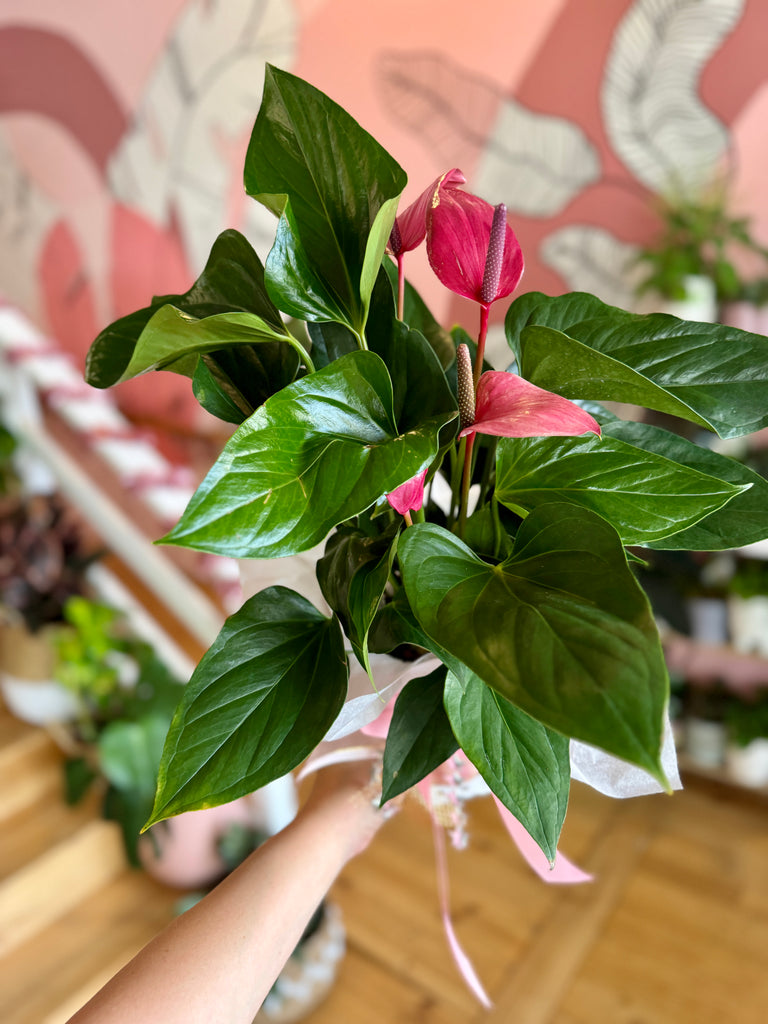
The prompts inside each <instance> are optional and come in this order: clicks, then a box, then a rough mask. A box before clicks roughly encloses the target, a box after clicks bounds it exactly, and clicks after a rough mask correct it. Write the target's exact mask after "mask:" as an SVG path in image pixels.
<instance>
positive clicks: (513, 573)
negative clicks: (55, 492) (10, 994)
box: [87, 67, 768, 859]
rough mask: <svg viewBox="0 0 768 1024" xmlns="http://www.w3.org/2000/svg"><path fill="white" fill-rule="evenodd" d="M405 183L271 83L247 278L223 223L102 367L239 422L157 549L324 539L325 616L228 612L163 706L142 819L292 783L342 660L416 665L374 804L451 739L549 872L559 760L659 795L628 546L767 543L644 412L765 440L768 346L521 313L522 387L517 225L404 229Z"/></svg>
mask: <svg viewBox="0 0 768 1024" xmlns="http://www.w3.org/2000/svg"><path fill="white" fill-rule="evenodd" d="M405 185H406V175H405V173H404V172H403V171H402V169H401V168H400V167H399V166H398V164H397V163H396V162H395V160H394V159H393V158H392V157H391V156H389V154H388V153H387V152H385V150H384V149H383V148H382V147H381V146H380V145H379V144H378V143H377V142H376V141H375V140H374V139H373V138H371V136H370V135H368V134H367V133H366V132H365V131H364V130H363V128H361V127H360V126H359V125H358V124H357V123H356V122H355V121H354V120H353V118H352V117H351V116H349V114H347V113H346V112H345V111H344V110H343V109H342V108H341V107H339V106H338V105H337V104H335V103H334V102H333V101H332V100H331V99H329V98H328V97H327V96H325V95H324V94H322V93H321V92H319V91H318V90H317V89H315V88H313V87H312V86H311V85H309V84H307V83H306V82H304V81H302V80H300V79H298V78H296V77H294V76H292V75H290V74H288V73H286V72H284V71H281V70H278V69H276V68H274V67H268V68H267V71H266V80H265V86H264V93H263V101H262V104H261V108H260V110H259V113H258V117H257V119H256V123H255V126H254V129H253V134H252V138H251V141H250V145H249V148H248V152H247V157H246V161H245V188H246V191H247V192H248V194H249V195H250V196H252V197H253V198H254V199H255V200H257V201H258V202H260V203H262V204H264V205H265V206H266V207H267V208H268V209H269V210H271V211H272V212H273V213H274V215H275V217H276V236H275V241H274V245H273V247H272V249H271V251H270V252H269V255H268V256H267V258H266V262H265V264H264V265H262V263H261V262H260V260H259V258H258V257H257V255H256V253H255V252H254V251H253V249H252V248H251V246H250V245H249V244H248V242H247V241H246V239H245V238H244V237H243V236H242V235H240V234H238V233H237V232H236V231H225V232H224V233H223V234H222V235H220V236H219V238H218V239H217V240H216V241H215V243H214V245H213V249H212V251H211V255H210V258H209V261H208V263H207V265H206V266H205V268H204V270H203V271H202V274H201V276H200V277H199V279H198V280H197V282H196V283H195V284H194V285H193V286H192V288H191V289H190V290H189V291H188V292H186V293H185V294H183V295H164V296H160V297H157V298H155V299H154V300H153V302H152V303H151V305H149V306H148V307H146V308H145V309H141V310H139V311H137V312H135V313H133V314H131V315H129V316H126V317H124V318H122V319H121V320H118V321H117V322H116V323H114V324H112V325H111V326H109V327H107V328H106V329H105V330H104V331H103V332H102V333H101V334H100V335H99V337H98V338H97V339H96V341H95V342H94V344H93V346H92V348H91V352H90V355H89V360H88V367H87V377H88V380H89V381H90V382H91V383H92V384H94V385H96V386H97V387H108V386H110V385H112V384H114V383H116V382H118V381H122V380H125V379H127V378H129V377H133V376H136V375H137V374H141V373H144V372H146V371H149V370H169V371H171V372H175V373H181V374H185V375H187V376H188V377H189V378H191V381H192V388H193V389H194V393H195V395H196V396H197V398H198V400H199V401H200V403H201V404H202V405H203V406H204V407H205V408H206V409H207V410H209V411H210V412H212V413H214V414H216V415H217V416H219V417H221V418H222V419H224V420H225V421H227V422H230V423H232V424H236V425H237V427H236V429H234V432H233V434H232V436H231V439H230V440H229V441H228V443H227V444H226V446H225V447H224V449H223V451H222V453H221V455H220V457H219V459H218V461H217V462H216V463H215V465H214V466H213V468H212V469H211V470H210V472H209V474H208V475H207V477H206V478H205V480H204V481H203V483H202V484H201V485H200V487H199V488H198V490H197V492H196V493H195V494H194V496H193V498H192V499H191V501H190V503H189V505H188V507H187V509H186V511H185V512H184V514H183V516H182V517H181V519H180V521H179V522H178V524H177V525H176V526H175V527H174V528H173V530H172V531H171V532H170V533H169V534H168V535H167V536H166V537H165V538H164V541H165V542H166V543H170V544H179V545H184V546H187V547H191V548H194V549H197V550H200V551H204V552H213V553H218V554H222V555H226V556H233V557H236V558H253V559H273V558H285V557H287V556H291V555H295V554H297V553H299V552H306V551H309V550H310V549H312V548H314V547H315V546H316V545H321V544H322V545H324V548H323V549H322V551H321V557H320V558H319V561H318V563H317V578H318V580H319V583H320V586H321V588H322V593H323V595H324V597H325V600H326V601H327V604H328V606H330V608H331V609H332V614H331V615H330V616H329V615H328V614H326V613H325V612H323V611H321V610H320V609H318V608H317V607H316V606H314V605H313V604H312V603H310V601H309V600H308V599H307V598H306V596H304V595H303V594H300V593H296V592H295V591H293V590H291V589H288V588H286V587H269V588H267V589H264V590H262V591H260V592H258V593H256V594H255V596H253V597H251V598H250V599H248V600H247V601H246V602H245V604H244V605H243V606H242V608H241V609H240V610H239V611H237V612H236V613H234V614H233V615H232V616H231V617H230V618H229V619H228V620H227V621H226V623H225V625H224V627H223V629H222V631H221V633H220V635H219V637H218V638H217V640H216V641H215V642H214V644H213V645H212V647H211V648H210V650H209V651H208V652H207V654H206V655H205V656H204V657H203V658H202V660H201V662H200V664H199V665H198V667H197V669H196V670H195V672H194V675H193V676H192V679H191V680H190V682H189V684H188V685H187V687H186V689H185V692H184V696H183V698H182V700H181V703H180V705H179V707H178V709H177V712H176V714H175V717H174V720H173V723H172V725H171V728H170V731H169V734H168V738H167V741H166V746H165V751H164V754H163V759H162V764H161V768H160V773H159V784H158V790H157V796H156V801H155V807H154V810H153V814H152V817H151V819H150V821H151V822H155V821H158V820H160V819H162V818H164V817H167V816H169V815H172V814H175V813H178V812H181V811H186V810H190V809H193V808H197V807H201V806H210V805H214V804H217V803H222V802H224V801H227V800H232V799H233V798H235V797H237V796H240V795H242V794H244V793H246V792H250V791H253V790H254V789H256V788H258V787H260V786H263V785H264V784H266V783H268V782H270V781H271V780H273V779H275V778H276V777H278V776H280V775H283V774H284V773H286V772H288V771H290V770H292V769H293V768H294V767H296V766H297V765H298V764H299V763H300V762H302V761H303V760H304V759H305V758H307V756H308V755H309V754H310V753H311V752H312V751H313V750H314V749H315V748H316V747H317V745H318V744H319V743H320V742H321V741H322V739H323V737H324V736H325V735H326V734H327V732H328V730H329V728H330V727H331V725H332V723H333V722H334V720H335V719H336V718H337V716H338V714H339V712H340V709H341V707H342V705H343V703H344V701H345V696H346V694H347V684H348V674H349V671H350V664H351V663H353V662H354V660H357V661H359V662H360V664H361V665H362V666H366V667H370V665H371V660H372V659H371V654H372V653H382V652H396V653H397V654H402V655H403V656H404V657H413V656H414V654H416V655H418V654H419V653H424V652H429V653H430V654H431V655H432V656H433V658H432V662H431V665H432V667H431V668H430V669H429V674H426V672H425V675H424V676H422V677H417V678H415V679H413V680H412V681H411V682H409V683H408V684H407V686H406V687H405V689H404V690H403V691H402V693H401V694H400V696H399V698H398V700H397V703H396V704H395V707H394V712H393V715H392V724H391V726H390V729H389V736H388V739H387V743H386V748H385V752H384V793H383V800H384V801H386V800H388V799H390V798H391V797H392V796H394V795H395V794H396V793H399V792H401V791H403V790H405V789H407V788H409V787H411V786H413V785H414V784H416V783H417V782H419V780H421V779H422V778H423V777H424V776H426V775H427V774H428V773H430V772H431V771H432V770H433V769H435V768H436V767H437V766H438V765H439V764H440V763H442V762H443V761H445V759H446V758H448V757H450V756H451V755H452V754H453V752H455V751H457V750H458V748H461V749H462V750H463V751H464V753H465V755H466V757H467V758H469V760H470V761H471V762H472V763H473V764H474V765H475V766H476V767H477V770H478V772H479V773H480V774H481V775H482V777H483V778H484V779H485V781H486V783H487V785H488V786H489V787H490V789H491V790H492V792H493V793H494V794H495V795H496V796H497V797H498V799H499V800H500V801H501V802H502V803H503V804H504V805H505V806H506V807H507V808H508V809H509V810H510V811H511V812H512V814H513V815H514V816H515V817H516V818H517V819H518V820H519V821H520V822H521V823H522V824H523V825H524V827H525V828H526V829H527V830H528V832H529V833H530V835H531V836H532V837H533V838H534V839H535V841H536V842H537V843H538V844H539V846H540V847H541V849H542V850H543V851H544V853H545V854H546V855H547V856H548V857H549V858H550V859H553V857H554V851H555V849H556V845H557V839H558V834H559V832H560V828H561V826H562V823H563V818H564V815H565V810H566V806H567V800H568V790H569V784H570V771H569V741H570V740H571V739H575V740H578V741H581V742H582V743H585V744H589V745H592V746H594V747H597V748H600V749H601V750H603V751H606V752H608V753H609V754H611V755H614V756H615V757H616V758H619V759H621V760H623V761H625V762H628V763H629V764H632V765H635V766H639V767H640V768H641V769H643V770H644V771H645V772H647V773H649V774H650V775H651V776H653V777H654V778H655V779H656V780H658V782H659V783H660V784H661V786H662V787H665V788H666V787H667V780H666V778H665V774H664V771H663V769H662V766H661V760H660V749H661V745H662V735H663V732H664V724H665V715H666V708H667V701H668V678H667V673H666V669H665V664H664V657H663V654H662V648H661V645H660V641H659V636H658V634H657V631H656V627H655V624H654V619H653V616H652V614H651V610H650V607H649V603H648V600H647V599H646V596H645V593H644V591H643V590H642V588H641V587H640V586H639V584H638V582H637V580H636V578H635V575H634V572H633V563H634V562H635V561H637V560H638V558H639V559H642V549H643V548H678V549H702V550H718V549H722V548H727V547H733V546H735V545H743V544H747V543H749V542H751V541H755V540H758V539H760V538H763V537H765V536H767V535H768V482H766V481H765V480H763V479H762V478H760V477H759V476H757V475H756V474H755V473H754V472H752V471H751V470H749V469H747V468H745V467H744V466H742V465H741V464H739V463H736V462H734V461H733V460H731V459H730V458H727V457H725V456H724V455H720V454H716V453H715V452H714V451H712V450H710V448H709V447H708V446H707V445H706V443H705V444H703V445H699V444H696V443H693V442H691V441H689V440H685V439H683V437H682V436H678V435H677V434H675V433H672V432H669V431H667V430H663V429H660V428H658V427H655V426H652V425H649V424H647V423H644V422H643V421H642V419H643V409H651V410H658V411H660V412H662V413H666V414H670V415H671V416H675V417H679V418H680V419H681V420H684V421H688V422H689V423H693V424H695V425H696V426H697V427H699V428H701V432H702V434H707V432H709V434H710V435H713V434H718V435H719V436H720V437H723V438H730V437H736V436H738V435H742V434H746V433H749V432H751V431H755V430H757V429H759V428H760V427H763V426H765V425H766V424H768V340H766V339H765V338H763V337H759V336H755V335H751V334H746V333H743V332H740V331H738V330H736V329H733V328H730V327H724V326H719V325H712V324H698V323H687V322H684V321H681V320H678V319H676V318H674V317H671V316H668V315H662V314H658V315H650V316H640V315H635V314H632V313H630V312H627V311H625V310H622V309H617V308H613V307H610V306H607V305H605V304H604V303H602V302H601V301H599V300H598V299H597V298H595V297H594V296H592V295H588V294H567V295H560V296H555V297H551V296H547V295H543V294H540V293H522V294H520V295H519V297H517V298H516V299H515V300H514V301H512V302H511V305H510V306H509V309H508V312H507V314H506V320H505V329H506V336H507V339H508V342H509V347H510V358H509V364H510V365H509V368H507V369H501V370H499V369H492V368H490V367H488V366H487V364H486V362H485V355H484V352H485V340H486V335H487V330H488V321H489V316H490V312H491V308H492V306H493V304H494V303H496V302H499V301H501V300H502V299H504V298H506V297H508V296H510V295H511V294H512V293H513V292H514V291H515V290H517V289H518V287H519V283H520V279H521V275H522V273H523V254H522V252H521V250H520V246H519V244H518V242H517V239H516V238H515V235H514V233H513V231H512V229H511V227H510V226H509V225H508V223H507V215H506V210H505V209H504V207H503V206H501V205H497V206H495V207H494V206H493V205H490V204H489V203H487V202H486V201H485V200H484V199H481V198H478V197H476V196H474V195H472V194H471V192H470V191H469V190H468V189H467V188H466V187H465V180H464V177H463V175H462V174H461V172H460V171H458V170H452V171H448V172H447V173H446V174H444V175H442V176H441V177H440V178H439V179H438V180H437V181H435V182H433V183H432V184H431V185H429V187H428V188H426V189H425V190H424V192H423V193H422V194H421V196H420V197H419V198H418V199H417V200H416V201H415V202H413V203H412V204H411V205H410V206H408V207H407V208H405V209H403V208H402V206H401V205H400V198H401V194H402V192H403V190H404V188H405ZM424 241H426V245H427V250H428V255H429V260H430V263H431V265H432V267H433V269H434V270H435V272H436V274H437V276H438V277H439V279H440V280H441V281H442V283H443V284H444V285H445V286H446V287H447V288H449V289H450V290H451V291H453V292H455V293H457V294H459V295H463V296H466V297H468V298H469V299H471V300H474V301H475V303H476V304H477V310H478V323H479V327H478V331H477V334H476V336H470V335H469V334H468V333H466V332H465V331H464V330H463V329H461V328H459V327H454V328H453V329H450V330H448V329H446V328H445V327H443V326H441V325H440V324H439V323H438V322H437V320H436V319H435V317H434V316H433V315H432V314H431V313H430V311H429V310H428V308H427V307H426V305H425V303H424V302H423V301H422V299H421V298H420V296H419V295H418V294H417V292H416V291H415V290H414V288H413V287H412V286H411V285H410V283H409V282H408V280H407V278H406V275H405V270H404V268H405V265H406V264H407V260H408V252H409V251H411V250H412V249H413V248H415V247H416V246H417V245H420V244H422V243H423V242H424ZM604 402H608V403H621V408H622V409H623V408H626V406H627V405H632V406H635V407H638V408H639V410H640V411H639V413H638V418H637V420H636V421H630V420H628V419H624V418H619V417H618V416H617V415H616V414H615V413H614V412H612V411H609V408H608V407H606V406H605V405H603V404H601V403H604ZM434 657H436V658H437V659H438V660H439V665H440V667H439V668H438V669H437V670H434V667H433V666H434ZM371 687H372V690H373V689H374V688H375V678H373V679H372V681H371Z"/></svg>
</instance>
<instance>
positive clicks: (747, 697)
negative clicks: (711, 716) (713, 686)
mask: <svg viewBox="0 0 768 1024" xmlns="http://www.w3.org/2000/svg"><path fill="white" fill-rule="evenodd" d="M725 724H726V730H727V735H728V746H727V749H726V757H725V767H726V771H727V773H728V775H729V777H730V778H731V779H733V781H734V782H737V783H738V784H739V785H741V786H749V787H752V788H759V787H761V786H766V785H768V690H767V689H761V690H756V691H755V692H754V693H752V694H734V695H733V696H732V698H731V700H730V701H729V703H728V707H727V709H726V714H725Z"/></svg>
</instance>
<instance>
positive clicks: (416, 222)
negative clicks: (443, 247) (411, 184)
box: [387, 167, 467, 259]
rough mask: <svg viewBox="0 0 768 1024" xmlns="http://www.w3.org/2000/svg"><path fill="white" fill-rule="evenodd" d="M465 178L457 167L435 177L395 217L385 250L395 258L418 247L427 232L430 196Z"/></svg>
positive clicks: (461, 182)
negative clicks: (416, 197)
mask: <svg viewBox="0 0 768 1024" xmlns="http://www.w3.org/2000/svg"><path fill="white" fill-rule="evenodd" d="M466 180H467V179H466V178H465V177H464V175H463V174H462V173H461V171H460V170H459V169H458V167H454V168H453V170H450V171H446V172H445V174H441V175H440V177H439V178H435V180H434V181H433V182H432V184H431V185H430V186H429V188H426V189H424V191H423V192H422V193H421V195H420V196H419V198H418V199H416V200H414V202H412V203H411V205H410V206H408V207H406V208H405V210H403V212H402V213H398V215H397V216H396V217H395V224H394V227H393V228H392V233H391V234H390V236H389V243H388V245H387V252H389V253H390V254H391V255H392V256H394V257H395V259H399V258H400V257H401V256H402V255H403V253H406V252H411V250H412V249H416V248H418V246H420V245H421V243H422V242H423V241H424V238H425V236H426V234H427V212H428V210H429V207H430V204H431V203H432V197H433V196H435V195H439V194H440V193H441V192H442V191H443V189H454V188H456V186H457V185H463V184H464V183H465V182H466Z"/></svg>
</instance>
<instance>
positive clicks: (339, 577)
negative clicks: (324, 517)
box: [317, 528, 397, 675]
mask: <svg viewBox="0 0 768 1024" xmlns="http://www.w3.org/2000/svg"><path fill="white" fill-rule="evenodd" d="M396 546H397V545H396V535H395V533H394V530H389V531H387V532H385V533H384V534H382V535H380V536H376V537H370V536H368V535H366V534H365V533H364V532H363V531H362V530H359V529H344V528H340V529H339V530H338V531H336V533H334V534H333V535H332V536H331V538H330V540H329V541H328V544H327V546H326V549H325V555H324V556H323V558H321V559H320V560H319V562H318V563H317V579H318V582H319V583H320V588H321V590H322V591H323V597H325V599H326V601H327V602H328V604H329V606H330V607H331V608H332V609H333V611H334V612H336V614H337V615H338V616H339V618H340V619H341V621H342V623H343V624H344V629H345V632H346V634H347V636H348V637H349V640H350V643H351V644H352V649H353V650H354V652H355V654H356V655H357V657H358V659H359V660H360V662H361V664H362V665H364V666H365V669H366V671H367V672H368V674H369V675H371V667H370V663H369V660H368V631H369V629H370V628H371V624H372V622H373V619H374V616H375V615H376V612H377V610H378V607H379V604H380V603H381V599H382V597H383V596H384V590H385V588H386V586H387V581H388V580H389V574H390V572H391V570H392V562H393V560H394V557H395V550H396Z"/></svg>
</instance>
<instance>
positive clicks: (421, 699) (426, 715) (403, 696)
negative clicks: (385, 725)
mask: <svg viewBox="0 0 768 1024" xmlns="http://www.w3.org/2000/svg"><path fill="white" fill-rule="evenodd" d="M444 687H445V667H444V666H441V667H440V668H438V669H435V671H434V672H430V674H429V675H428V676H420V677H418V678H417V679H412V680H411V681H410V682H409V683H408V684H407V685H406V686H405V687H404V688H403V690H402V691H401V692H400V695H399V696H398V698H397V700H396V701H395V707H394V710H393V713H392V722H391V724H390V727H389V733H388V734H387V742H386V746H385V747H384V764H383V769H382V793H381V802H382V804H385V803H386V802H387V801H388V800H391V799H392V797H395V796H398V795H399V794H400V793H404V792H405V791H406V790H407V789H410V788H411V787H412V786H415V785H416V783H417V782H421V780H422V779H423V778H424V777H425V776H427V775H429V773H430V772H432V771H434V770H435V768H439V767H440V765H441V764H443V763H444V762H445V761H447V760H448V758H449V757H451V755H452V754H455V753H456V751H457V750H458V746H459V745H458V743H457V742H456V738H455V736H454V735H453V731H452V730H451V724H450V722H449V721H448V716H447V715H446V713H445V708H444V707H443V689H444Z"/></svg>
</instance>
